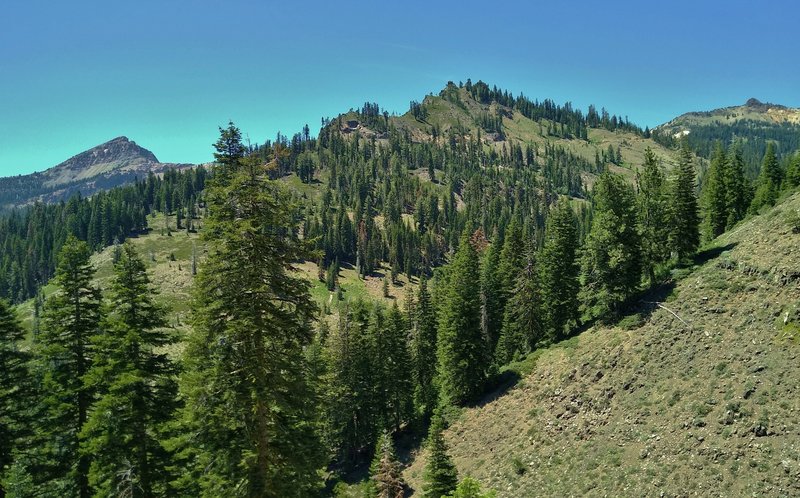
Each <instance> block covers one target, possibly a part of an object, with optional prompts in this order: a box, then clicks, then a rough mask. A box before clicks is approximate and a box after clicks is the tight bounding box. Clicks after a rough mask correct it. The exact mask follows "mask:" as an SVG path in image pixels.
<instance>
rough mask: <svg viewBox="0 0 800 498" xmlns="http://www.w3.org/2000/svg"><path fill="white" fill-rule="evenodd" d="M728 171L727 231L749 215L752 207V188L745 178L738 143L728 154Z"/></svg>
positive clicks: (726, 172) (726, 193) (726, 192)
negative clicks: (749, 207) (749, 208)
mask: <svg viewBox="0 0 800 498" xmlns="http://www.w3.org/2000/svg"><path fill="white" fill-rule="evenodd" d="M727 166H728V167H727V169H726V171H725V174H724V175H723V180H724V182H725V211H726V212H727V213H728V220H727V221H726V223H725V229H726V230H730V229H731V228H733V226H734V225H735V224H736V223H738V222H739V221H741V220H743V219H744V217H745V216H746V215H747V208H748V206H750V188H749V185H748V182H747V179H746V178H745V176H744V159H743V158H742V150H741V147H740V145H739V144H738V143H735V144H733V146H732V147H731V151H730V153H729V154H728V162H727Z"/></svg>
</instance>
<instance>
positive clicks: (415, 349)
mask: <svg viewBox="0 0 800 498" xmlns="http://www.w3.org/2000/svg"><path fill="white" fill-rule="evenodd" d="M413 313H414V316H413V326H412V333H411V359H412V362H413V365H414V367H413V381H414V405H415V406H416V409H417V413H419V414H420V415H422V416H423V418H425V417H428V416H430V414H432V413H433V409H434V408H435V406H436V401H437V395H438V394H437V391H436V386H435V385H434V377H435V375H436V361H435V359H436V313H435V310H434V309H433V303H431V295H430V293H429V292H428V281H427V279H426V278H425V277H424V276H422V277H421V278H420V282H419V290H418V291H417V302H416V306H414V308H413Z"/></svg>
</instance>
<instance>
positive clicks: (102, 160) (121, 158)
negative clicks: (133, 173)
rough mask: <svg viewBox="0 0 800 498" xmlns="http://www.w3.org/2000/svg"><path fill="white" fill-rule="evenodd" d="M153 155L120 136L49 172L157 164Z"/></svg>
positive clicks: (68, 160)
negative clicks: (106, 166) (104, 166)
mask: <svg viewBox="0 0 800 498" xmlns="http://www.w3.org/2000/svg"><path fill="white" fill-rule="evenodd" d="M157 162H159V161H158V158H156V156H155V154H153V153H152V152H150V151H149V150H147V149H145V148H144V147H141V146H139V145H137V144H136V142H134V141H132V140H130V139H129V138H128V137H125V136H121V137H117V138H114V139H112V140H109V141H108V142H104V143H102V144H100V145H97V146H95V147H92V148H91V149H89V150H86V151H84V152H81V153H80V154H77V155H75V156H72V157H71V158H69V159H67V160H66V161H64V162H63V163H61V164H59V165H57V166H55V167H53V168H51V169H50V170H48V171H51V170H59V169H64V168H66V169H70V170H80V169H86V168H91V167H93V166H95V165H99V164H108V165H116V166H120V165H124V164H131V163H157Z"/></svg>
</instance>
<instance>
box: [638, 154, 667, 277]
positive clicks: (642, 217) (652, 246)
mask: <svg viewBox="0 0 800 498" xmlns="http://www.w3.org/2000/svg"><path fill="white" fill-rule="evenodd" d="M636 184H637V186H638V188H639V192H638V196H637V203H638V214H639V233H640V235H641V239H642V267H643V269H644V272H645V274H646V275H647V279H648V280H649V281H650V285H651V286H652V285H655V283H656V274H655V267H656V265H658V264H660V263H663V262H664V261H666V260H667V259H669V256H670V255H669V225H668V220H669V218H668V216H667V197H666V179H665V176H664V172H663V171H662V169H661V167H660V166H659V165H658V162H657V160H656V155H655V154H654V153H653V151H652V149H650V148H649V147H648V148H647V149H646V150H645V153H644V165H643V166H642V171H641V172H640V173H638V174H637V178H636Z"/></svg>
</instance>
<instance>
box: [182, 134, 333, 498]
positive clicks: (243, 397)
mask: <svg viewBox="0 0 800 498" xmlns="http://www.w3.org/2000/svg"><path fill="white" fill-rule="evenodd" d="M237 132H238V130H236V129H235V127H233V126H232V125H231V126H229V127H228V129H227V130H222V132H221V137H220V140H219V142H218V143H217V153H218V160H219V161H220V162H222V163H223V166H221V168H220V171H219V172H218V174H217V175H215V177H214V179H213V182H211V183H210V185H209V187H208V189H207V191H206V197H207V200H208V204H209V206H208V209H209V218H208V221H207V222H206V227H205V231H204V234H203V236H204V238H205V240H206V242H207V244H208V246H209V256H208V259H207V260H206V263H205V265H204V266H203V267H202V268H201V269H200V271H199V273H198V275H197V277H196V279H195V284H196V288H195V290H196V292H195V296H196V297H195V301H194V305H195V310H196V315H195V319H194V323H193V325H194V327H193V330H192V333H191V335H190V336H189V337H188V340H187V346H186V353H185V369H186V373H185V374H184V376H183V382H182V390H183V394H184V396H185V399H186V407H185V408H184V410H183V431H184V436H182V438H181V440H179V441H178V442H177V443H176V445H177V446H178V447H179V448H180V450H181V453H180V456H181V457H182V459H183V461H184V462H185V463H186V465H187V466H188V469H187V470H186V472H185V473H184V475H183V476H182V478H181V480H180V482H179V483H178V484H179V485H180V486H182V487H183V488H184V493H186V494H192V495H195V496H197V495H200V496H252V497H256V496H258V497H270V496H276V497H277V496H280V497H286V496H307V495H309V494H311V493H312V492H313V490H315V489H316V488H317V486H318V485H319V477H318V475H317V472H316V471H317V469H318V468H319V466H320V465H321V463H322V462H321V459H320V453H319V444H318V442H317V441H316V438H315V434H314V428H315V425H316V424H315V423H314V422H313V421H314V418H315V415H314V408H315V407H314V405H313V399H312V397H311V392H310V389H309V386H308V381H307V366H306V363H305V361H304V360H305V358H304V355H303V348H304V347H305V346H307V345H308V344H309V343H310V342H311V339H312V337H313V332H312V328H311V326H310V323H311V321H312V320H313V317H314V315H315V313H316V306H315V305H314V303H313V301H312V300H311V298H310V296H309V293H308V291H309V283H308V282H307V281H306V280H304V279H303V278H301V277H299V276H296V275H294V274H292V273H291V272H290V270H291V268H292V266H291V263H292V262H293V261H297V260H300V259H302V257H303V256H305V255H306V252H305V248H304V246H303V245H302V244H301V243H300V241H298V239H297V237H296V235H295V232H294V220H293V215H294V210H293V206H292V203H291V202H290V200H289V196H288V194H287V193H286V191H285V190H284V188H283V187H282V185H280V184H279V183H277V182H275V181H272V180H270V179H269V178H268V177H267V173H268V171H267V170H266V169H265V168H264V167H263V164H262V162H261V161H260V160H259V159H258V158H257V157H254V156H250V157H247V158H241V157H240V155H241V147H239V146H238V145H237V144H236V135H237Z"/></svg>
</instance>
